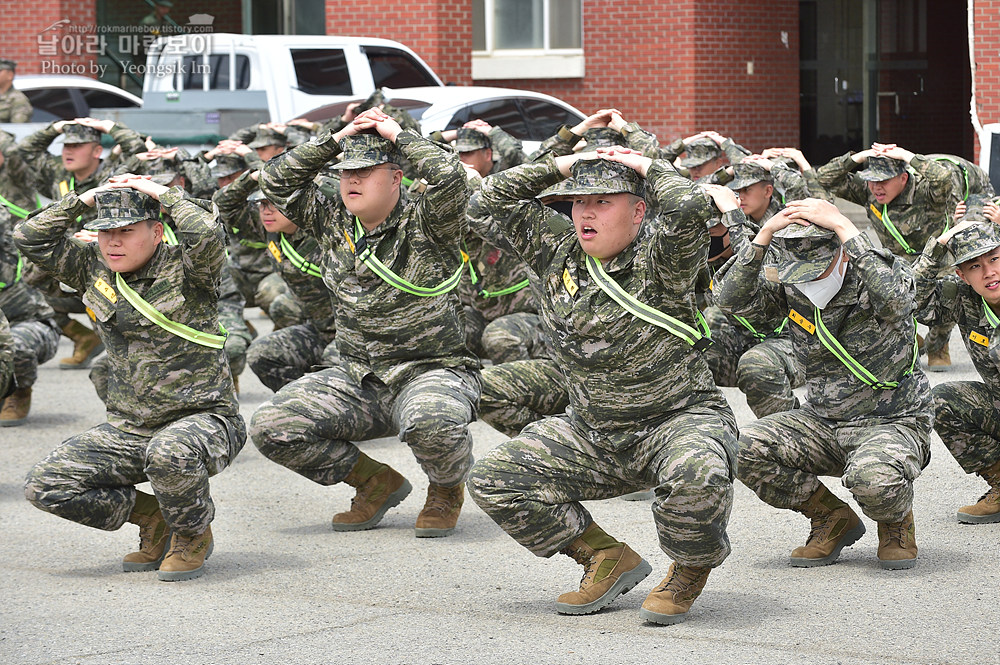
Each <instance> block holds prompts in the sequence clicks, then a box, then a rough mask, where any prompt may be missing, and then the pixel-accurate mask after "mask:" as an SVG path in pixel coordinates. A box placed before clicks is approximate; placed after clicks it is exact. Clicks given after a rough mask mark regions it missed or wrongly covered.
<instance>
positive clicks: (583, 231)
mask: <svg viewBox="0 0 1000 665" xmlns="http://www.w3.org/2000/svg"><path fill="white" fill-rule="evenodd" d="M596 235H597V231H596V230H595V229H594V227H592V226H583V227H580V237H581V238H585V239H587V240H589V239H590V238H593V237H594V236H596Z"/></svg>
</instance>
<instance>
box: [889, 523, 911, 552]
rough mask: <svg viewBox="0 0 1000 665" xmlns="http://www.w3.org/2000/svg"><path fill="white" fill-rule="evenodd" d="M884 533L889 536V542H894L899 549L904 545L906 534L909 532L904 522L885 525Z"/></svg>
mask: <svg viewBox="0 0 1000 665" xmlns="http://www.w3.org/2000/svg"><path fill="white" fill-rule="evenodd" d="M885 530H886V533H887V534H888V536H889V542H893V541H895V542H896V543H898V544H899V546H900V547H903V546H904V545H905V544H906V532H907V531H908V530H909V529H908V528H907V527H906V522H905V521H902V522H891V523H890V524H887V525H886V528H885Z"/></svg>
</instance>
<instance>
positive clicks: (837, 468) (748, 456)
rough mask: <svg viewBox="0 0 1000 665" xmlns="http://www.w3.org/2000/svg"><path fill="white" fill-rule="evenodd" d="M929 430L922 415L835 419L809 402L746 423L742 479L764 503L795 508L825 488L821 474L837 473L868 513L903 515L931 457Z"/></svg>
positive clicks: (886, 518) (880, 518)
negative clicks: (915, 482) (820, 478)
mask: <svg viewBox="0 0 1000 665" xmlns="http://www.w3.org/2000/svg"><path fill="white" fill-rule="evenodd" d="M930 434H931V428H930V420H929V418H928V417H926V416H924V415H920V416H916V417H915V416H901V417H884V416H883V417H879V416H874V415H873V417H871V418H857V419H854V420H840V419H837V420H833V419H830V418H824V417H823V416H821V415H820V414H818V413H817V412H816V411H815V410H814V409H813V408H812V405H810V404H806V405H804V406H803V407H802V408H801V409H796V410H795V411H787V412H785V413H775V414H773V415H770V416H767V417H765V418H761V419H760V420H757V421H755V422H753V423H750V424H749V425H746V426H744V427H743V428H742V429H741V431H740V455H739V479H740V480H741V481H742V482H743V483H744V484H745V485H746V486H747V487H749V488H750V489H752V490H753V491H754V492H756V493H757V496H759V497H760V498H761V499H762V500H763V501H764V502H765V503H768V504H770V505H772V506H774V507H776V508H795V507H797V506H800V505H802V504H803V503H805V502H806V500H807V499H808V498H809V497H810V496H811V495H812V494H813V492H815V491H816V490H817V489H819V486H820V481H819V478H818V477H817V476H839V477H840V478H841V482H842V483H843V485H844V487H845V488H847V490H849V491H850V492H851V494H853V495H854V498H855V500H856V501H857V502H858V504H859V505H860V506H861V509H862V510H863V511H864V513H865V515H867V516H868V517H870V518H871V519H873V520H875V521H876V522H898V521H900V520H901V519H903V517H904V516H905V515H906V514H907V513H908V512H910V508H911V506H912V504H913V481H914V480H915V479H916V478H917V476H919V475H920V471H921V470H922V469H923V468H924V467H925V466H927V463H928V462H929V461H930Z"/></svg>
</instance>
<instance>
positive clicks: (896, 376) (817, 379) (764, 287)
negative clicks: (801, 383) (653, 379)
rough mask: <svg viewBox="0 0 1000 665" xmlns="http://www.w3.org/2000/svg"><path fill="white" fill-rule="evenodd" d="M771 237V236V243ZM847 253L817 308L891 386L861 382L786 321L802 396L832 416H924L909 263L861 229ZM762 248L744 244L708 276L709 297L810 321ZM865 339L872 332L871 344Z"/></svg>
mask: <svg viewBox="0 0 1000 665" xmlns="http://www.w3.org/2000/svg"><path fill="white" fill-rule="evenodd" d="M773 246H774V243H772V248H774V247H773ZM843 248H844V251H845V252H846V253H847V256H848V257H849V259H850V260H849V263H848V265H847V269H846V274H845V277H844V284H843V286H842V287H841V289H840V291H839V292H838V293H837V295H836V296H835V297H834V298H833V300H831V301H830V302H829V304H828V305H827V306H826V307H825V308H824V309H823V310H822V318H823V323H824V324H825V325H826V327H827V329H828V330H829V331H830V332H831V333H832V334H833V336H834V337H835V338H836V339H837V340H839V342H840V343H841V344H842V345H843V347H844V348H845V349H846V350H847V351H848V352H849V353H850V354H851V355H852V356H853V357H854V358H855V359H856V360H857V361H858V362H859V363H861V364H862V365H863V366H864V367H866V368H868V370H869V371H870V372H871V373H872V374H874V375H875V376H876V377H878V378H879V379H882V380H885V381H899V387H897V388H895V389H892V390H874V389H872V388H869V387H868V386H867V385H865V384H864V383H862V382H861V380H860V379H858V378H857V377H855V376H854V375H853V374H852V373H851V372H850V371H849V370H848V369H847V367H845V366H844V365H843V364H842V363H841V361H840V360H838V359H837V357H836V356H834V355H833V354H832V353H831V352H830V351H829V350H827V349H826V347H824V346H823V344H822V343H821V342H820V340H819V339H818V338H817V336H816V335H815V334H812V333H810V332H809V331H808V330H807V328H806V327H804V326H803V325H801V324H799V323H794V322H793V321H789V323H788V324H787V329H789V330H790V334H791V339H792V344H793V346H794V348H795V354H796V356H797V357H798V360H799V362H800V363H801V364H802V366H803V367H804V368H805V374H806V386H807V393H808V394H807V400H808V402H809V404H810V405H811V407H812V409H813V410H814V412H815V413H816V414H817V415H819V416H820V417H822V418H827V419H829V420H833V421H862V420H867V419H878V418H884V419H888V420H890V421H891V420H894V419H904V418H914V419H917V420H920V421H921V422H926V423H928V424H929V423H930V420H931V414H930V388H929V384H928V382H927V377H926V376H924V373H923V372H922V371H921V369H920V367H919V365H917V366H914V367H913V371H912V372H911V373H907V372H908V370H909V368H910V367H911V365H912V363H913V340H914V336H915V334H916V331H915V324H914V321H913V316H914V315H915V313H916V304H915V301H914V296H915V284H914V281H913V276H912V273H911V272H910V270H909V267H908V266H907V265H906V264H905V263H904V262H902V261H901V260H899V259H897V258H896V257H893V256H892V254H890V253H889V252H888V251H886V250H881V249H875V248H874V247H873V246H872V244H871V241H870V240H868V238H867V236H865V235H864V234H861V235H858V236H855V237H854V238H851V239H850V240H849V241H847V242H846V243H844V245H843ZM764 254H765V251H764V248H761V247H759V246H756V245H747V246H745V247H743V248H741V249H740V250H739V252H738V253H737V254H736V256H735V257H734V258H733V259H732V260H730V261H729V262H728V263H727V264H726V265H725V266H724V267H723V268H722V269H721V270H720V271H719V272H717V273H716V276H715V288H714V291H713V294H714V296H715V304H716V305H718V306H719V307H720V308H721V309H723V310H724V311H729V312H731V313H733V314H737V315H740V316H745V317H748V318H751V319H752V318H754V317H756V318H762V319H764V320H777V319H778V317H779V316H787V315H788V313H789V312H791V311H792V310H794V311H795V312H797V313H798V314H799V315H801V316H802V317H803V320H804V321H805V322H806V323H808V324H813V325H814V324H815V323H816V320H815V314H814V310H813V306H812V303H810V302H809V300H808V299H807V298H806V297H805V296H804V295H802V294H801V292H799V291H798V289H796V288H795V287H794V286H792V285H783V284H776V283H774V282H770V281H768V280H766V279H765V278H764V275H763V272H764V271H763V267H764V266H763V263H764ZM872 340H879V342H880V343H879V344H873V343H872Z"/></svg>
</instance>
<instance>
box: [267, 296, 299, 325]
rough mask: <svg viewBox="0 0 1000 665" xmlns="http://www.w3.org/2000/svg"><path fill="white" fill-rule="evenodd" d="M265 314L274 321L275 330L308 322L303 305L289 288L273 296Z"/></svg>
mask: <svg viewBox="0 0 1000 665" xmlns="http://www.w3.org/2000/svg"><path fill="white" fill-rule="evenodd" d="M267 315H268V317H270V319H271V321H273V322H274V329H275V330H281V329H282V328H288V327H290V326H297V325H299V324H300V323H308V322H309V312H308V311H307V310H306V308H305V305H303V303H302V301H301V300H299V299H298V298H297V297H296V296H295V294H294V293H292V292H291V291H290V290H288V291H285V292H284V293H279V294H278V295H277V296H275V298H274V300H272V301H271V304H269V305H268V306H267Z"/></svg>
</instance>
